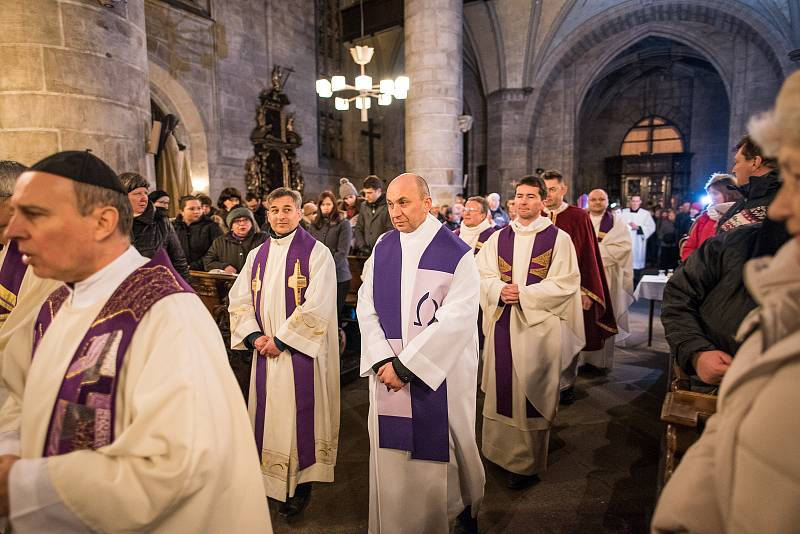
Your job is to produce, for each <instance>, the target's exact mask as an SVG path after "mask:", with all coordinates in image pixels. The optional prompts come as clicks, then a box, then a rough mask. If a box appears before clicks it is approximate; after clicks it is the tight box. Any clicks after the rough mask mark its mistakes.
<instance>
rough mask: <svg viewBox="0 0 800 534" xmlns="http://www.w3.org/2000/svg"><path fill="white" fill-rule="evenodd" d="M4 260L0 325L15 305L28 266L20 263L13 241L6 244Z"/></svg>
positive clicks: (0, 293) (0, 269)
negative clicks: (6, 249)
mask: <svg viewBox="0 0 800 534" xmlns="http://www.w3.org/2000/svg"><path fill="white" fill-rule="evenodd" d="M6 247H8V251H7V252H6V257H5V260H4V261H3V265H2V267H0V324H3V323H4V322H5V320H6V318H7V317H8V314H10V313H11V310H13V309H14V306H16V305H17V296H18V295H19V288H20V287H21V286H22V279H23V278H25V273H26V272H27V270H28V266H27V265H25V264H24V263H22V254H20V252H19V245H17V242H16V241H15V240H13V239H12V240H10V241H9V242H8V244H6Z"/></svg>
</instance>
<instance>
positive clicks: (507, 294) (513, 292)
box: [500, 284, 592, 310]
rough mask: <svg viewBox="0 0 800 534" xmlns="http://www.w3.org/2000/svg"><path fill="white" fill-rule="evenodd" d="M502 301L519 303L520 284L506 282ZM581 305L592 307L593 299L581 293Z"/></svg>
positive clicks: (586, 307)
mask: <svg viewBox="0 0 800 534" xmlns="http://www.w3.org/2000/svg"><path fill="white" fill-rule="evenodd" d="M500 301H501V302H503V303H504V304H519V286H518V285H517V284H506V285H504V286H503V289H501V290H500ZM581 306H583V309H584V310H588V309H589V308H591V307H592V299H591V298H589V297H588V296H586V295H581Z"/></svg>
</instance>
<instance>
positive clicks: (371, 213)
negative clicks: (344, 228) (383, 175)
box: [353, 175, 394, 256]
mask: <svg viewBox="0 0 800 534" xmlns="http://www.w3.org/2000/svg"><path fill="white" fill-rule="evenodd" d="M364 198H365V199H366V202H364V203H363V204H361V208H360V209H359V212H358V221H357V222H356V227H355V228H354V229H353V230H354V235H353V239H354V241H355V249H356V252H357V253H358V254H361V255H364V256H369V255H370V254H371V253H372V248H373V247H374V246H375V243H376V242H377V241H378V238H379V237H380V236H381V235H383V234H384V233H386V232H388V231H389V230H391V229H392V228H394V227H393V226H392V220H391V218H390V217H389V210H388V208H387V207H386V197H385V196H384V195H383V183H382V182H381V180H380V178H378V177H377V176H373V175H370V176H367V177H366V178H364Z"/></svg>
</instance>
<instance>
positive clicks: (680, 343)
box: [661, 220, 789, 375]
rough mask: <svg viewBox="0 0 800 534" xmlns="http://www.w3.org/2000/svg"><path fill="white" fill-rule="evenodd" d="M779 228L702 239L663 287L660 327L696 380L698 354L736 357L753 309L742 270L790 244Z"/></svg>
mask: <svg viewBox="0 0 800 534" xmlns="http://www.w3.org/2000/svg"><path fill="white" fill-rule="evenodd" d="M788 238H789V236H788V234H787V233H786V229H785V227H784V226H783V225H781V224H780V223H774V222H772V221H769V220H767V221H766V223H765V224H764V225H762V224H752V225H748V226H743V227H741V228H738V229H736V230H733V231H731V232H727V233H724V234H722V235H717V236H715V237H713V238H711V239H708V240H706V241H705V242H704V243H703V244H702V245H701V246H700V248H699V249H697V250H696V251H695V252H694V253H693V254H692V255H691V256H689V257H688V258H687V260H686V263H684V264H683V265H682V266H681V267H679V268H678V269H677V270H676V271H675V274H674V275H673V276H672V278H670V280H669V282H668V283H667V286H666V287H665V288H664V301H663V303H662V308H661V322H662V324H663V325H664V333H665V334H666V338H667V342H668V343H669V346H670V349H671V351H672V354H673V355H674V356H675V358H676V361H677V362H678V364H679V365H680V366H681V367H682V368H683V369H684V370H685V371H686V372H687V373H689V374H691V375H694V374H696V373H695V370H694V367H693V366H692V357H693V356H694V355H695V354H696V353H697V352H702V351H708V350H722V351H724V352H726V353H728V354H730V355H734V354H736V351H737V350H738V348H739V343H737V342H736V340H735V339H734V336H735V335H736V331H737V330H738V328H739V325H740V324H741V323H742V320H743V319H744V318H745V316H746V315H747V314H748V313H750V311H751V310H753V309H754V308H755V307H756V304H755V302H754V301H753V299H752V298H751V297H750V294H749V293H748V292H747V289H746V288H745V285H744V281H743V279H742V271H743V267H744V264H745V262H747V261H748V260H750V259H753V258H756V257H759V256H763V255H773V254H775V252H777V249H778V248H780V246H781V245H782V244H783V243H785V242H786V241H787V240H788Z"/></svg>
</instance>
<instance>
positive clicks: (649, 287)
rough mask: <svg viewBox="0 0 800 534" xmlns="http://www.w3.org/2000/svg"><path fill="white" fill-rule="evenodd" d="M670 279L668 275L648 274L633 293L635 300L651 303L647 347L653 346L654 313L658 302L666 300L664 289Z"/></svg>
mask: <svg viewBox="0 0 800 534" xmlns="http://www.w3.org/2000/svg"><path fill="white" fill-rule="evenodd" d="M668 280H669V277H668V276H667V275H661V274H658V275H655V274H646V275H644V276H642V279H641V280H640V281H639V285H637V286H636V289H635V290H634V291H633V298H635V299H636V300H639V299H640V298H643V299H647V300H649V301H650V317H649V320H648V323H647V346H648V347H649V346H651V345H652V344H653V312H654V311H655V307H656V301H659V302H661V301H662V300H663V299H664V287H665V286H666V285H667V281H668Z"/></svg>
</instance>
